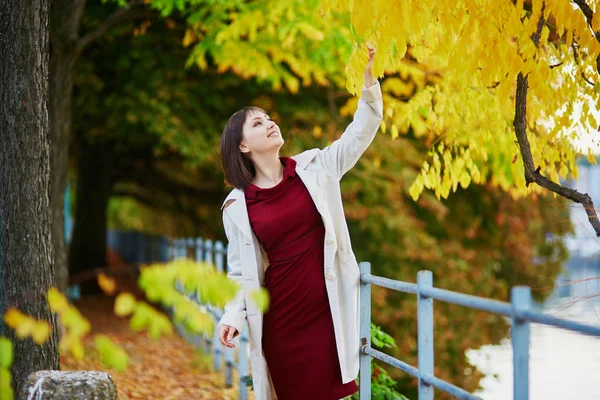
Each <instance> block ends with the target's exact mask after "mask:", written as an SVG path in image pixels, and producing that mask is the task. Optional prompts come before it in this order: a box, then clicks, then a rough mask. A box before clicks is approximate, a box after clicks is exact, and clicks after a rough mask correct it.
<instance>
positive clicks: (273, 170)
mask: <svg viewBox="0 0 600 400" xmlns="http://www.w3.org/2000/svg"><path fill="white" fill-rule="evenodd" d="M252 163H253V164H254V168H255V169H256V175H255V176H254V179H253V180H252V183H253V184H254V185H256V186H258V187H259V188H263V189H268V188H270V187H273V186H276V185H277V184H278V183H279V182H281V180H282V179H283V168H284V167H283V164H281V161H280V160H279V156H275V157H273V156H270V157H255V158H253V159H252Z"/></svg>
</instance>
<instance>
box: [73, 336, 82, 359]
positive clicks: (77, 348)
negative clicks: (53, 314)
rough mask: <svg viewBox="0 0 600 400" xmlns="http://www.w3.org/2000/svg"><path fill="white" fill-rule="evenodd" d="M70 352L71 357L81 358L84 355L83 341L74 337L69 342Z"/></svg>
mask: <svg viewBox="0 0 600 400" xmlns="http://www.w3.org/2000/svg"><path fill="white" fill-rule="evenodd" d="M71 354H72V355H73V358H74V359H76V360H83V356H84V355H85V351H84V349H83V343H81V340H79V339H75V340H73V342H72V344H71Z"/></svg>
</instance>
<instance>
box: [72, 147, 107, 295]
mask: <svg viewBox="0 0 600 400" xmlns="http://www.w3.org/2000/svg"><path fill="white" fill-rule="evenodd" d="M112 164H113V149H112V146H111V145H110V144H107V143H103V144H95V145H90V144H87V143H85V141H83V143H81V145H80V147H79V155H78V176H77V204H76V207H75V208H76V209H75V227H74V229H73V241H72V242H71V251H70V256H69V270H70V272H71V274H72V275H74V274H78V273H81V272H84V271H88V270H90V269H93V268H97V267H104V266H106V265H107V257H106V230H107V223H108V216H107V211H108V201H109V199H110V194H111V185H112ZM81 289H82V291H83V292H85V293H93V292H96V291H97V285H96V280H92V281H89V282H86V283H84V284H82V285H81Z"/></svg>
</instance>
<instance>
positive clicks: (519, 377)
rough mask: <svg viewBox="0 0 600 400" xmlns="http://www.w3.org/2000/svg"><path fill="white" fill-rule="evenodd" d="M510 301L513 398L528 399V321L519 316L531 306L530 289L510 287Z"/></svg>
mask: <svg viewBox="0 0 600 400" xmlns="http://www.w3.org/2000/svg"><path fill="white" fill-rule="evenodd" d="M511 303H512V306H513V318H512V329H511V336H512V347H513V378H514V380H513V382H514V383H513V385H514V386H513V398H514V400H528V399H529V321H526V320H523V319H522V318H520V316H521V312H523V311H525V310H528V309H529V308H531V289H530V288H529V287H527V286H516V287H514V288H512V292H511Z"/></svg>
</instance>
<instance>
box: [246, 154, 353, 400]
mask: <svg viewBox="0 0 600 400" xmlns="http://www.w3.org/2000/svg"><path fill="white" fill-rule="evenodd" d="M280 160H281V163H282V164H283V165H284V166H285V168H284V171H283V180H282V181H281V182H280V183H279V184H277V185H276V186H274V187H272V188H269V189H261V188H259V187H257V186H255V185H252V184H251V185H249V186H248V187H247V188H246V191H245V194H246V204H247V206H248V216H249V217H250V225H251V226H252V230H253V231H254V234H255V235H256V237H257V238H258V240H259V241H260V243H261V244H262V246H263V248H264V249H265V251H266V253H267V256H268V258H269V267H268V268H267V270H266V272H265V287H266V289H267V290H268V291H269V296H270V306H269V310H268V311H267V312H266V313H265V315H264V319H263V337H262V345H263V351H264V354H265V358H266V360H267V366H268V368H269V372H270V373H271V378H272V380H273V386H274V387H275V392H276V393H277V397H278V399H279V400H296V399H298V400H299V399H310V400H337V399H340V398H343V397H345V396H349V395H351V394H352V393H354V392H356V391H357V390H358V388H357V386H356V383H355V382H354V381H351V382H348V383H346V384H343V383H342V376H341V372H340V364H339V361H338V353H337V349H336V342H335V335H334V331H333V320H332V318H331V310H330V308H329V300H328V297H327V290H326V288H325V276H324V248H323V246H324V241H325V227H324V225H323V221H322V220H321V215H320V214H319V212H318V211H317V208H316V207H315V205H314V203H313V201H312V198H311V197H310V194H309V193H308V190H307V189H306V187H305V186H304V183H303V182H302V180H301V179H300V177H298V176H297V175H296V170H295V167H296V161H295V160H293V159H291V158H287V157H282V158H281V159H280Z"/></svg>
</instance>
